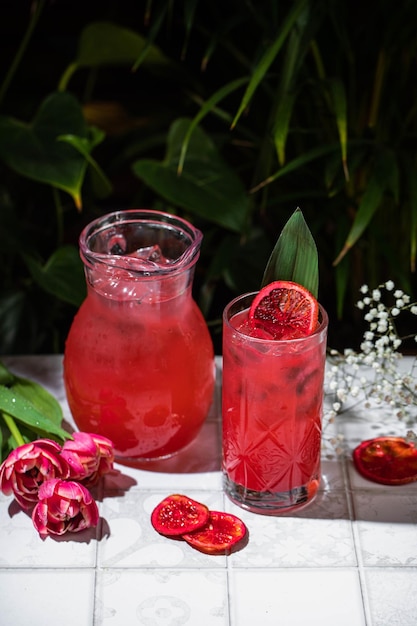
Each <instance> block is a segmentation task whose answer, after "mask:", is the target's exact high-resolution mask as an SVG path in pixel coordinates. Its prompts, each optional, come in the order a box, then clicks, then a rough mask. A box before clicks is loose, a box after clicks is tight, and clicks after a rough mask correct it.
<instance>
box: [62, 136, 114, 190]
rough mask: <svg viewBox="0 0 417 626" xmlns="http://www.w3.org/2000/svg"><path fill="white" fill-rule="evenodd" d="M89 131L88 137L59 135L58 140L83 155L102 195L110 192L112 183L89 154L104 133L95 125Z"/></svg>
mask: <svg viewBox="0 0 417 626" xmlns="http://www.w3.org/2000/svg"><path fill="white" fill-rule="evenodd" d="M90 131H91V138H89V139H86V138H85V137H76V136H75V135H60V136H59V137H58V141H65V142H67V143H68V144H69V145H70V146H72V147H73V148H75V150H78V152H79V153H80V154H81V155H82V156H83V157H84V159H85V160H86V161H87V163H88V164H89V165H90V166H91V167H92V168H93V170H94V172H95V173H96V184H97V186H98V185H100V196H101V197H104V196H107V195H109V194H110V193H111V191H112V185H111V183H110V181H109V179H108V178H107V176H106V175H105V173H104V172H103V170H102V169H101V167H100V166H99V164H98V163H97V161H96V160H95V159H93V157H92V156H91V152H92V150H93V149H94V148H95V147H96V146H97V145H98V144H100V143H101V142H102V141H103V140H104V137H105V133H104V132H102V131H101V130H99V129H98V128H95V127H91V128H90Z"/></svg>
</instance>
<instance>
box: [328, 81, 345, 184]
mask: <svg viewBox="0 0 417 626" xmlns="http://www.w3.org/2000/svg"><path fill="white" fill-rule="evenodd" d="M330 93H331V96H332V102H333V109H334V114H335V116H336V124H337V129H338V132H339V140H340V150H341V153H342V165H343V171H344V174H345V179H346V180H349V171H348V167H347V103H346V92H345V87H344V83H343V81H341V80H340V79H333V80H332V81H331V82H330Z"/></svg>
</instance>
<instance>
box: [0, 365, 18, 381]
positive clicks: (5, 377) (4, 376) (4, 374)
mask: <svg viewBox="0 0 417 626" xmlns="http://www.w3.org/2000/svg"><path fill="white" fill-rule="evenodd" d="M15 380H16V376H15V375H14V374H12V372H10V371H9V370H8V369H7V367H6V366H5V365H4V363H2V362H1V361H0V385H6V386H7V387H10V385H12V383H14V381H15Z"/></svg>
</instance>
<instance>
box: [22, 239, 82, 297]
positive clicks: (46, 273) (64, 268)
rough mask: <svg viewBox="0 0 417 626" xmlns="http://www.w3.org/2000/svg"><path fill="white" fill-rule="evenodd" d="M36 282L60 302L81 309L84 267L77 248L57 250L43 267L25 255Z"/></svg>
mask: <svg viewBox="0 0 417 626" xmlns="http://www.w3.org/2000/svg"><path fill="white" fill-rule="evenodd" d="M23 256H24V259H25V262H26V264H27V266H28V268H29V271H30V273H31V275H32V277H33V279H34V281H35V282H36V283H37V284H38V285H39V287H41V289H43V290H44V291H46V292H47V293H49V294H51V295H52V296H56V297H57V298H58V299H59V300H62V301H64V302H68V303H69V304H72V305H74V306H75V307H79V306H80V304H81V303H82V301H83V300H84V298H85V295H86V293H85V279H84V270H83V265H82V262H81V259H80V256H79V253H78V249H77V248H76V247H75V246H62V247H61V248H57V250H55V252H53V254H52V255H51V257H50V258H49V259H48V261H47V262H46V263H45V264H44V265H42V264H41V263H39V262H38V261H37V260H36V259H34V258H33V257H30V256H28V255H23Z"/></svg>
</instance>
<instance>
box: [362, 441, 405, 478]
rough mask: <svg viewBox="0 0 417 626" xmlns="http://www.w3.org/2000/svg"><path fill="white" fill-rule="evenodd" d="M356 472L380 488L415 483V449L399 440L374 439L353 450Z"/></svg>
mask: <svg viewBox="0 0 417 626" xmlns="http://www.w3.org/2000/svg"><path fill="white" fill-rule="evenodd" d="M353 462H354V464H355V467H356V469H357V470H358V472H359V473H360V474H361V475H362V476H363V477H364V478H367V479H368V480H372V481H374V482H376V483H382V484H383V485H405V484H407V483H411V482H414V481H416V480H417V449H416V448H415V446H414V444H413V443H412V442H408V441H406V440H405V439H403V438H402V437H376V438H375V439H368V440H367V441H363V442H362V443H361V444H359V445H358V446H357V447H356V448H355V449H354V451H353Z"/></svg>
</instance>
